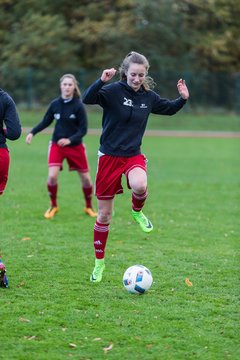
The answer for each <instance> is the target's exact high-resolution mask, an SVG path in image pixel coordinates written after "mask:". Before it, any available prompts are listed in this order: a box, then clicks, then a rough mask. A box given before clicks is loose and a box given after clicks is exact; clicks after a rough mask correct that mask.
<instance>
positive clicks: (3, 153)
mask: <svg viewBox="0 0 240 360" xmlns="http://www.w3.org/2000/svg"><path fill="white" fill-rule="evenodd" d="M9 163H10V157H9V151H8V149H6V148H0V195H2V193H3V191H4V189H5V187H6V185H7V180H8V169H9Z"/></svg>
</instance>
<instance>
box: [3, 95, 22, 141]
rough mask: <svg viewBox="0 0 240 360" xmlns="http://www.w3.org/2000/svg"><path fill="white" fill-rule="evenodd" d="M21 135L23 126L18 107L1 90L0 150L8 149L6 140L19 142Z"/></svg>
mask: <svg viewBox="0 0 240 360" xmlns="http://www.w3.org/2000/svg"><path fill="white" fill-rule="evenodd" d="M20 135H21V124H20V120H19V117H18V113H17V110H16V105H15V103H14V101H13V99H12V98H11V96H10V95H8V94H7V93H6V92H5V91H3V90H2V89H0V148H7V144H6V139H9V140H17V139H18V138H19V137H20Z"/></svg>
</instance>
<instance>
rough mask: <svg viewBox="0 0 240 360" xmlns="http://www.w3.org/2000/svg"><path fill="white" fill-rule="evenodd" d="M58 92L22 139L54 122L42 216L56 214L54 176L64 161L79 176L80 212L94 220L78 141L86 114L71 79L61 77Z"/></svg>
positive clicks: (89, 182)
mask: <svg viewBox="0 0 240 360" xmlns="http://www.w3.org/2000/svg"><path fill="white" fill-rule="evenodd" d="M60 90H61V96H59V97H58V98H56V99H54V100H53V101H52V102H51V104H50V106H49V108H48V110H47V112H46V114H45V116H44V118H43V120H42V121H41V122H40V123H39V124H38V125H37V126H35V127H34V128H33V129H32V130H31V131H30V133H29V134H28V135H27V137H26V143H27V144H30V143H31V141H32V138H33V136H34V135H36V134H37V133H38V132H40V131H42V130H43V129H45V128H46V127H48V126H49V125H50V124H51V123H52V122H53V121H54V120H55V128H54V131H53V135H52V141H51V142H50V145H49V153H48V181H47V188H48V193H49V196H50V200H51V206H50V208H49V209H48V210H47V211H46V212H45V214H44V217H45V218H46V219H51V218H53V217H54V215H55V214H56V213H57V212H58V211H59V208H58V204H57V191H58V175H59V172H60V170H62V163H63V160H64V159H66V160H67V162H68V166H69V170H70V171H72V170H76V171H77V172H78V174H79V176H80V179H81V183H82V191H83V194H84V198H85V208H84V212H85V213H86V214H87V215H89V216H92V217H96V216H97V213H96V212H94V210H93V208H92V180H91V177H90V174H89V166H88V160H87V154H86V150H85V146H84V144H83V140H82V139H83V137H84V135H86V133H87V115H86V111H85V108H84V105H83V104H82V102H81V100H80V96H81V94H80V90H79V87H78V83H77V80H76V78H75V76H74V75H72V74H65V75H63V76H62V77H61V79H60ZM74 201H75V200H74Z"/></svg>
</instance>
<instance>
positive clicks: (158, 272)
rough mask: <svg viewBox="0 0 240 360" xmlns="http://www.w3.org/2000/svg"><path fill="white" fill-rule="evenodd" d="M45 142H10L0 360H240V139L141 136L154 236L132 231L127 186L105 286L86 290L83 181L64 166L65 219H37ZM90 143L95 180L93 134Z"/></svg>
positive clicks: (89, 225) (2, 209)
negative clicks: (140, 281)
mask: <svg viewBox="0 0 240 360" xmlns="http://www.w3.org/2000/svg"><path fill="white" fill-rule="evenodd" d="M218 130H219V129H218ZM224 130H226V129H224ZM228 130H229V129H228ZM48 140H49V135H47V134H40V135H38V136H36V138H34V140H33V142H32V144H31V146H27V145H26V144H25V143H24V136H23V137H22V138H21V139H20V140H19V141H16V142H14V143H10V142H9V148H10V150H11V158H12V162H11V168H10V174H9V175H10V177H9V183H8V186H7V189H6V192H5V194H4V196H3V197H2V198H1V199H0V217H1V223H0V232H1V242H0V253H2V255H3V260H4V261H5V262H6V265H7V268H8V277H9V282H10V287H9V288H8V289H0V306H1V307H0V311H1V345H0V359H4V360H14V359H17V360H23V359H24V360H32V359H35V360H40V359H41V360H45V359H46V360H61V359H68V358H69V359H78V360H80V359H81V360H87V359H91V360H99V359H114V360H118V359H121V360H123V359H130V360H148V359H149V360H150V359H151V360H159V359H161V360H162V359H163V360H181V359H204V360H205V359H206V360H210V359H212V360H221V359H234V360H235V359H236V360H237V359H239V358H240V347H239V230H240V226H239V209H240V205H239V204H240V202H239V200H240V190H239V183H240V166H239V165H240V161H239V154H240V151H239V150H240V143H239V139H214V138H212V139H210V138H197V139H193V138H171V137H170V138H157V137H154V138H151V137H146V138H145V140H144V144H143V152H144V153H145V154H146V155H147V157H148V159H149V164H148V170H149V184H148V187H149V198H148V200H147V203H146V206H145V213H146V214H147V216H148V217H149V218H150V219H151V220H152V222H153V225H154V231H153V232H152V233H151V234H147V235H146V234H144V233H143V232H141V230H140V228H139V227H138V226H137V225H136V224H135V223H133V221H132V219H131V216H130V206H131V204H130V203H131V195H130V192H129V191H128V190H127V189H126V186H125V185H124V186H125V190H126V191H125V193H124V194H123V195H119V196H118V197H117V198H116V202H115V210H116V214H115V216H114V218H113V221H112V224H111V231H110V236H109V240H108V245H107V251H106V271H105V273H104V278H103V281H102V282H101V283H100V284H92V283H90V281H89V275H90V273H91V271H92V267H93V264H94V252H93V246H92V234H93V225H94V220H93V219H91V218H88V217H86V216H85V215H84V214H83V212H82V208H83V206H84V204H83V198H82V194H81V190H80V186H79V179H78V176H77V175H76V174H75V173H69V172H68V171H66V170H67V167H66V165H65V169H64V170H65V171H63V172H62V173H61V176H60V188H59V206H60V212H59V214H58V215H57V216H56V217H55V218H54V219H53V220H51V221H47V220H45V219H44V218H43V213H44V211H45V210H46V208H47V207H48V204H49V200H48V196H47V190H46V176H47V166H46V156H47V145H48ZM85 143H86V145H87V149H88V155H89V160H90V165H91V173H92V177H93V178H94V175H95V169H96V164H97V158H96V152H97V148H98V137H96V136H88V137H86V140H85ZM124 184H125V180H124ZM94 205H95V206H96V201H95V199H94ZM135 263H141V264H143V265H145V266H147V267H148V268H150V270H151V271H152V274H153V278H154V283H153V286H152V288H151V289H150V290H149V292H148V293H146V294H144V295H142V296H139V295H131V294H128V293H127V292H126V290H125V289H124V288H123V285H122V276H123V273H124V271H125V270H126V268H127V267H129V266H130V265H133V264H135ZM186 278H189V279H190V281H191V282H192V284H193V286H190V287H189V286H187V285H186V283H185V279H186Z"/></svg>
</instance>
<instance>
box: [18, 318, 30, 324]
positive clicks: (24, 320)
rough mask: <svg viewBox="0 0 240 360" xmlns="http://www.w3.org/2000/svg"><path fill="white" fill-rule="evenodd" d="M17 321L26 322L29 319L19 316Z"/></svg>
mask: <svg viewBox="0 0 240 360" xmlns="http://www.w3.org/2000/svg"><path fill="white" fill-rule="evenodd" d="M19 321H21V322H26V323H29V322H31V320H28V319H26V318H24V317H20V318H19Z"/></svg>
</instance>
